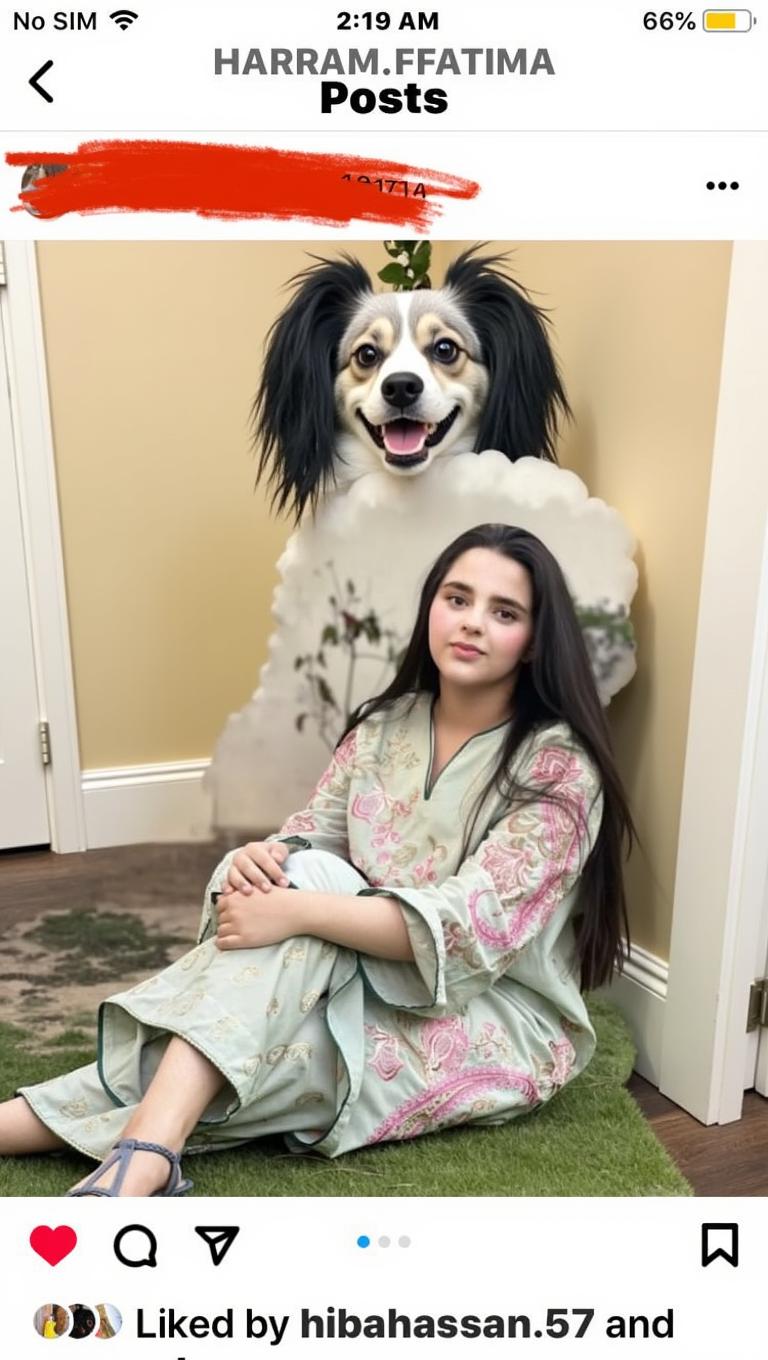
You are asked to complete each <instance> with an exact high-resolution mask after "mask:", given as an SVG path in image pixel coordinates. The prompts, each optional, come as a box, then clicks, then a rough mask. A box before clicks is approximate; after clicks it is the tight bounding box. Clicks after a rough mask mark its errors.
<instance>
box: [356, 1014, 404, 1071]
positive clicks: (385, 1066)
mask: <svg viewBox="0 0 768 1360" xmlns="http://www.w3.org/2000/svg"><path fill="white" fill-rule="evenodd" d="M365 1032H366V1034H369V1035H370V1037H371V1038H372V1039H373V1045H374V1047H373V1053H372V1055H371V1057H370V1058H369V1059H368V1066H369V1067H372V1068H373V1070H374V1072H375V1073H376V1075H377V1076H379V1077H381V1079H382V1081H392V1080H393V1078H394V1077H396V1076H397V1074H398V1072H400V1071H401V1070H402V1068H403V1067H404V1066H405V1063H404V1062H402V1060H401V1058H400V1054H399V1052H398V1044H397V1036H396V1035H394V1034H390V1033H388V1031H387V1030H385V1029H379V1028H378V1026H376V1025H366V1026H365Z"/></svg>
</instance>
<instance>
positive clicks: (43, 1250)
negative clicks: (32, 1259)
mask: <svg viewBox="0 0 768 1360" xmlns="http://www.w3.org/2000/svg"><path fill="white" fill-rule="evenodd" d="M29 1245H30V1247H31V1248H32V1250H33V1251H36V1252H37V1254H38V1256H42V1258H43V1260H44V1261H47V1262H48V1264H49V1266H57V1265H58V1264H59V1261H63V1260H64V1257H65V1256H69V1253H70V1252H71V1251H74V1250H75V1247H76V1246H77V1233H76V1232H75V1230H74V1228H68V1227H66V1225H65V1224H61V1225H60V1226H59V1227H58V1228H49V1227H48V1225H47V1223H41V1224H40V1226H39V1227H37V1228H33V1229H32V1232H31V1233H30V1234H29Z"/></svg>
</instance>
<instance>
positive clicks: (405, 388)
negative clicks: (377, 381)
mask: <svg viewBox="0 0 768 1360" xmlns="http://www.w3.org/2000/svg"><path fill="white" fill-rule="evenodd" d="M423 391H424V383H423V381H422V379H421V378H420V377H419V375H418V373H390V375H389V377H388V378H385V379H384V381H383V383H382V384H381V393H382V396H383V397H384V399H385V401H388V402H389V403H390V405H391V406H399V407H400V410H401V411H404V410H405V408H406V406H413V403H414V402H415V400H416V398H417V397H420V396H421V394H422V392H423Z"/></svg>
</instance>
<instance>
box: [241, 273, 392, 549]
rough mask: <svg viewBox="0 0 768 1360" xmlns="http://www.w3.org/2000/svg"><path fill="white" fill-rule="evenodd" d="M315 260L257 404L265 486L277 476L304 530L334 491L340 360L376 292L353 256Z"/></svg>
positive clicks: (280, 327)
mask: <svg viewBox="0 0 768 1360" xmlns="http://www.w3.org/2000/svg"><path fill="white" fill-rule="evenodd" d="M312 259H314V260H315V261H316V263H315V264H313V265H310V266H309V267H308V268H307V269H304V270H302V271H301V273H299V274H296V275H294V277H293V278H292V279H291V280H290V283H292V284H294V285H295V289H296V291H295V292H294V295H293V297H292V299H291V301H290V302H289V304H288V306H287V307H286V308H285V310H284V311H283V312H281V313H280V315H279V316H278V318H277V320H276V321H275V322H274V324H273V325H272V327H271V329H270V331H269V333H268V335H267V341H266V353H265V358H264V367H263V370H262V374H261V383H260V384H259V390H258V393H257V395H256V400H255V401H254V404H253V426H254V439H255V442H256V444H257V446H258V447H259V469H258V475H257V482H259V481H261V479H262V477H263V476H264V474H265V473H267V472H268V473H269V477H268V485H269V486H270V488H272V508H273V510H274V508H275V505H277V508H278V509H279V510H280V511H282V510H283V509H284V508H285V506H286V505H287V504H288V503H289V502H290V509H291V511H292V513H293V515H294V517H295V522H296V523H297V524H298V522H299V520H300V519H301V516H302V513H303V511H304V507H305V505H306V503H307V501H309V502H310V503H311V506H312V510H313V511H314V510H315V508H316V506H317V501H318V498H319V496H320V493H321V492H322V491H324V490H325V489H326V486H327V485H332V483H333V472H334V463H335V461H336V457H337V454H336V440H337V435H338V427H337V423H336V411H335V405H334V396H333V384H334V379H335V377H336V354H337V350H338V347H339V342H340V340H341V337H342V335H343V334H344V331H345V330H346V328H347V324H348V322H349V320H350V318H351V316H352V315H353V313H354V311H355V309H356V308H357V306H358V305H359V303H360V300H361V298H362V297H364V296H365V294H366V293H372V292H373V286H372V284H371V280H370V278H369V276H368V274H367V273H366V271H365V269H364V268H363V266H362V265H361V264H360V263H359V262H358V261H357V260H354V259H352V257H351V256H349V255H344V256H343V257H342V258H341V259H338V260H326V259H321V258H320V257H319V256H312Z"/></svg>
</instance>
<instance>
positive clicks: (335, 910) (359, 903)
mask: <svg viewBox="0 0 768 1360" xmlns="http://www.w3.org/2000/svg"><path fill="white" fill-rule="evenodd" d="M292 896H293V897H296V898H299V899H300V900H299V902H298V903H297V906H296V910H297V913H298V919H299V920H300V922H301V925H300V927H299V928H298V929H297V931H296V934H297V935H316V936H317V937H318V939H321V940H331V941H332V942H333V944H340V945H343V946H344V947H345V949H356V950H357V951H358V953H360V954H370V955H371V956H372V957H373V958H375V959H392V960H395V961H396V962H401V963H411V962H412V961H413V947H412V945H411V939H410V936H409V934H408V931H407V929H406V925H405V921H404V919H403V913H402V910H401V908H400V904H399V902H396V901H395V899H394V897H366V898H364V899H361V898H360V897H351V896H349V895H348V894H346V893H323V892H302V891H301V890H300V889H298V890H296V891H294V892H293V893H292Z"/></svg>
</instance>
